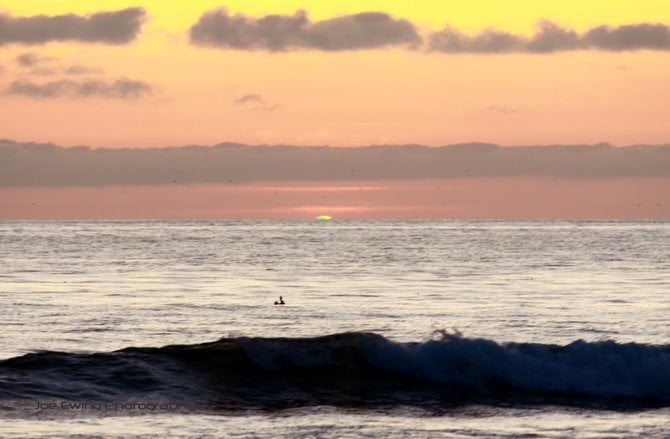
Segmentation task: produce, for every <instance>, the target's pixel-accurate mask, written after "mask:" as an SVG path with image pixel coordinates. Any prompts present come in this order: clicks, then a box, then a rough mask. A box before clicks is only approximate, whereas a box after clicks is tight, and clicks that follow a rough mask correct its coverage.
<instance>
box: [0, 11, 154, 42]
mask: <svg viewBox="0 0 670 439" xmlns="http://www.w3.org/2000/svg"><path fill="white" fill-rule="evenodd" d="M144 17H145V11H144V9H142V8H127V9H123V10H120V11H109V12H98V13H95V14H91V15H86V16H81V15H74V14H66V15H53V16H50V15H36V16H32V17H14V16H11V15H7V14H3V13H0V45H3V44H12V43H18V44H44V43H48V42H52V41H76V42H83V43H105V44H126V43H129V42H131V41H133V40H134V39H135V38H136V37H137V35H138V34H139V32H140V29H141V27H142V22H143V21H144Z"/></svg>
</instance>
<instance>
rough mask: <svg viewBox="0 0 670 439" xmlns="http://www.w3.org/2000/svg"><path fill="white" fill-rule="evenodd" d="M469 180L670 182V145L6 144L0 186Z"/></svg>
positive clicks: (1, 144)
mask: <svg viewBox="0 0 670 439" xmlns="http://www.w3.org/2000/svg"><path fill="white" fill-rule="evenodd" d="M352 169H355V170H356V172H355V178H356V179H357V180H359V181H365V180H388V179H432V178H464V177H514V176H535V177H563V178H594V179H597V178H626V177H662V178H670V145H662V146H630V147H622V148H616V147H612V146H609V145H606V144H601V145H578V146H527V147H514V148H507V147H499V146H497V145H491V144H462V145H452V146H445V147H440V148H430V147H424V146H416V145H406V146H370V147H361V148H330V147H293V146H245V145H239V144H230V143H227V144H220V145H217V146H213V147H204V146H185V147H179V148H150V149H104V148H101V149H92V148H87V147H76V148H62V147H58V146H55V145H52V144H25V143H16V142H11V141H0V186H4V187H9V186H15V187H17V186H91V185H92V186H99V185H108V184H172V183H173V182H175V181H177V182H178V183H184V184H187V183H228V182H230V181H233V182H235V183H254V182H273V181H274V182H281V181H346V180H350V179H352V178H354V176H352V173H351V170H352Z"/></svg>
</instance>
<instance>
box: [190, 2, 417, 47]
mask: <svg viewBox="0 0 670 439" xmlns="http://www.w3.org/2000/svg"><path fill="white" fill-rule="evenodd" d="M190 38H191V42H192V43H193V44H196V45H202V46H213V47H221V48H230V49H241V50H268V51H273V52H274V51H284V50H291V49H315V50H325V51H338V50H360V49H374V48H381V47H386V46H392V45H410V46H413V45H418V44H420V43H421V41H422V40H421V37H420V36H419V33H418V31H417V29H416V27H415V26H414V25H413V24H412V23H410V22H409V21H407V20H404V19H398V18H394V17H391V16H390V15H389V14H386V13H383V12H363V13H360V14H353V15H344V16H341V17H336V18H331V19H329V20H323V21H317V22H312V21H310V20H309V18H308V16H307V13H306V12H304V11H298V12H296V13H295V14H294V15H266V16H264V17H261V18H253V17H248V16H245V15H241V14H237V15H233V16H231V15H229V14H228V11H227V10H225V9H217V10H214V11H209V12H206V13H205V14H203V15H202V16H201V17H200V20H198V22H197V23H196V24H194V25H193V26H192V27H191V29H190Z"/></svg>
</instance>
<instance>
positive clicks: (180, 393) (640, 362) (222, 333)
mask: <svg viewBox="0 0 670 439" xmlns="http://www.w3.org/2000/svg"><path fill="white" fill-rule="evenodd" d="M0 263H1V264H2V266H3V267H4V268H3V270H2V272H0V305H1V306H2V309H3V314H4V315H3V320H4V322H3V323H4V324H3V336H2V339H1V340H2V343H0V353H1V355H0V416H1V417H2V418H3V419H4V421H3V420H0V436H3V437H22V436H25V435H26V434H27V433H28V432H30V435H31V436H36V437H61V436H63V435H66V434H75V433H76V434H79V435H80V437H89V436H94V437H100V436H102V437H128V436H135V437H165V435H166V434H167V433H169V436H183V437H191V436H197V437H200V436H208V435H211V436H212V437H216V436H221V435H233V436H234V435H241V436H246V435H253V434H259V435H261V436H277V437H282V436H284V437H295V436H308V437H312V436H332V437H346V436H352V437H359V436H365V435H370V436H397V437H407V436H420V437H426V436H428V437H430V436H435V437H443V436H445V435H446V436H450V437H479V436H486V437H489V436H494V435H500V437H518V436H519V435H521V434H533V435H537V436H536V437H570V436H582V437H612V436H630V435H639V436H649V437H658V436H659V435H660V436H665V435H668V434H670V430H666V428H667V427H666V426H665V424H667V420H668V419H670V411H669V410H670V409H668V407H670V345H668V340H669V339H670V337H669V336H670V323H668V319H667V316H668V315H670V313H669V311H670V223H667V222H567V221H564V222H553V221H552V222H502V221H488V222H487V221H351V222H337V221H334V222H329V223H313V222H295V221H294V222H276V221H274V222H273V221H221V222H211V221H202V222H200V221H192V222H160V221H150V222H2V223H0ZM279 295H282V296H284V298H285V300H286V302H287V305H286V306H281V307H277V306H273V305H272V303H273V301H274V300H276V299H277V297H278V296H279ZM451 327H456V328H458V330H460V331H461V332H462V333H463V334H464V335H463V336H461V335H460V334H458V333H457V332H456V331H452V330H450V331H447V332H445V331H442V332H440V331H439V330H441V329H447V328H451ZM435 330H438V332H434V331H435ZM215 340H218V341H215ZM167 345H170V346H167Z"/></svg>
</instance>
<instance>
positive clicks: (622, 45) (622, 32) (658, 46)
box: [583, 23, 670, 50]
mask: <svg viewBox="0 0 670 439" xmlns="http://www.w3.org/2000/svg"><path fill="white" fill-rule="evenodd" d="M583 40H584V42H585V43H586V44H588V46H589V47H594V48H597V49H602V50H637V49H651V50H670V27H668V26H666V25H664V24H660V23H659V24H650V23H641V24H632V25H627V26H619V27H611V26H599V27H596V28H593V29H591V30H590V31H588V32H586V33H585V34H584V36H583Z"/></svg>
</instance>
